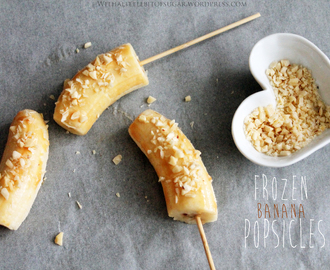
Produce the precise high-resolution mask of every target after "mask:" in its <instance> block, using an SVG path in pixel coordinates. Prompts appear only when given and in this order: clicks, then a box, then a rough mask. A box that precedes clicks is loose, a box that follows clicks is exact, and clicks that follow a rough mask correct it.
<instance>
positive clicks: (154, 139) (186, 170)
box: [129, 110, 218, 224]
mask: <svg viewBox="0 0 330 270" xmlns="http://www.w3.org/2000/svg"><path fill="white" fill-rule="evenodd" d="M129 134H130V136H131V137H132V139H133V140H134V141H135V142H136V144H137V145H138V146H139V147H140V149H141V150H142V151H143V153H144V154H145V155H146V156H147V157H148V159H149V161H150V162H151V164H152V165H153V167H154V168H155V170H156V172H157V175H158V177H159V182H161V184H162V186H163V191H164V195H165V200H166V206H167V211H168V215H169V216H170V217H173V218H174V220H180V221H183V222H186V223H189V224H196V219H195V218H196V216H199V217H200V218H201V220H202V222H203V223H207V222H213V221H216V220H217V218H218V212H217V203H216V198H215V195H214V191H213V187H212V179H211V177H210V175H209V174H208V173H207V171H206V168H205V166H204V164H203V162H202V159H201V157H200V154H201V153H200V152H199V151H198V150H195V148H194V146H193V145H192V144H191V142H190V141H189V140H188V138H187V137H186V136H185V135H184V134H183V133H182V131H181V130H180V129H179V128H178V124H177V123H175V121H174V120H172V121H171V120H169V119H167V118H165V117H164V116H162V115H161V114H159V113H157V112H155V111H153V110H146V111H144V112H143V113H142V114H140V116H138V117H137V118H136V119H135V120H134V122H133V123H132V124H131V126H130V127H129Z"/></svg>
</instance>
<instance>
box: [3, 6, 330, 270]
mask: <svg viewBox="0 0 330 270" xmlns="http://www.w3.org/2000/svg"><path fill="white" fill-rule="evenodd" d="M178 3H179V4H178ZM189 3H192V4H189ZM189 5H190V6H189ZM257 12H260V13H261V15H262V16H261V17H260V18H258V19H257V20H255V21H253V22H250V23H248V24H246V25H243V26H240V27H239V28H236V29H233V30H230V31H228V32H226V33H223V34H221V35H220V36H216V37H213V38H211V39H209V40H207V41H204V42H202V43H200V44H197V45H194V46H193V47H190V48H187V49H185V50H183V51H180V52H177V53H175V54H173V55H171V56H168V57H166V58H163V59H160V60H157V61H155V62H153V63H150V64H148V65H146V66H145V68H146V69H147V70H148V74H149V80H150V84H149V85H148V86H147V87H144V88H142V89H139V90H137V91H135V92H133V93H131V94H129V95H127V96H124V97H123V98H121V99H120V100H119V101H117V102H116V103H115V104H113V105H112V106H111V107H109V109H108V110H106V111H105V112H104V113H103V114H102V115H101V116H100V118H99V119H98V121H97V122H96V123H95V125H94V126H93V127H92V129H91V130H90V132H89V133H88V134H87V135H86V136H76V135H73V134H67V133H66V131H65V130H64V129H62V128H61V127H59V126H58V125H57V124H56V123H55V122H54V120H53V119H52V114H53V111H54V107H55V105H54V102H55V101H54V100H52V99H51V98H50V96H51V95H54V96H55V97H56V99H57V98H58V96H59V95H60V93H61V91H62V87H63V81H64V80H65V79H67V78H71V77H73V76H74V75H75V73H76V72H77V71H78V70H80V69H82V68H83V67H84V66H85V65H87V64H88V63H89V62H90V61H92V60H93V59H94V58H95V56H96V55H98V54H100V53H104V52H107V51H109V50H111V49H112V48H114V47H117V46H119V45H121V44H123V43H127V42H130V43H131V44H132V45H133V47H134V49H135V50H136V52H137V54H138V55H139V57H140V59H141V60H143V59H146V58H148V57H150V56H153V55H155V54H157V53H160V52H162V51H165V50H167V49H170V48H172V47H175V46H178V45H180V44H182V43H185V42H187V41H189V40H192V39H194V38H196V37H198V36H201V35H204V34H206V33H208V32H211V31H214V30H216V29H218V28H221V27H223V26H225V25H228V24H230V23H233V22H235V21H238V20H240V19H243V18H245V17H247V16H250V15H252V14H255V13H257ZM329 20H330V13H329V3H328V1H326V0H324V1H313V2H311V1H307V0H304V1H279V0H275V1H259V0H257V1H252V0H247V1H222V2H220V1H188V0H185V1H172V2H171V1H163V2H162V1H121V2H118V1H117V2H115V1H96V0H95V1H1V2H0V23H1V28H0V37H1V38H0V104H1V105H0V116H1V117H0V150H1V153H2V152H3V149H4V147H5V144H6V140H7V135H8V128H9V125H10V123H11V121H12V120H13V118H14V116H15V115H16V114H17V112H18V111H19V110H22V109H26V108H29V109H33V110H37V111H38V112H40V113H43V114H44V117H45V119H46V120H49V135H50V156H49V160H48V164H47V173H46V177H47V179H46V180H45V181H44V184H43V185H42V187H41V189H40V192H39V194H38V197H37V199H36V201H35V203H34V205H33V207H32V209H31V212H30V214H29V216H28V217H27V219H26V220H25V221H24V223H23V224H22V226H21V227H20V228H19V229H18V230H17V231H10V230H8V229H6V228H4V227H1V228H0V245H1V248H0V257H1V260H0V269H208V263H207V260H206V256H205V254H204V250H203V245H202V242H201V240H200V236H199V233H198V229H197V226H194V225H187V224H184V223H180V222H177V221H173V220H172V219H170V218H169V217H168V216H167V212H166V205H165V200H164V195H163V191H162V188H161V185H160V184H159V183H158V182H157V180H158V178H157V175H156V173H155V171H154V169H153V168H152V166H151V165H150V164H149V161H148V160H147V158H146V157H145V156H144V155H143V153H142V152H141V151H140V150H139V149H138V147H137V146H136V145H135V143H134V142H133V141H132V139H131V138H130V137H129V135H128V132H127V129H128V126H129V125H130V123H131V122H132V119H134V118H135V117H137V116H138V115H139V114H140V113H141V112H142V111H144V110H145V109H147V108H151V109H154V110H156V111H158V112H160V113H162V114H164V115H165V116H166V117H168V118H171V119H175V120H176V121H177V122H178V123H179V126H180V127H181V128H182V130H183V132H184V133H185V134H186V135H187V137H188V138H189V139H190V140H191V141H192V143H193V144H194V146H195V148H196V149H198V150H200V151H201V152H202V159H203V161H204V163H205V166H206V168H207V169H208V172H209V174H210V175H211V176H212V178H213V187H214V191H215V194H216V197H217V200H218V209H219V218H218V221H217V222H214V223H212V224H206V225H205V226H204V230H205V233H206V236H207V239H208V243H209V246H210V250H211V253H212V256H213V260H214V263H215V266H216V268H217V269H330V266H329V263H330V256H329V254H330V252H329V251H330V246H329V241H330V229H329V228H330V220H329V215H330V212H329V207H328V206H329V195H328V194H329V192H330V186H329V175H330V166H329V155H330V146H326V147H324V148H322V149H321V150H319V151H317V152H316V153H314V154H313V155H311V156H310V157H308V158H306V159H304V160H303V161H301V162H298V163H297V164H295V165H292V166H289V167H285V168H279V169H274V168H267V167H260V166H258V165H255V164H253V163H251V162H250V161H248V160H247V159H246V158H244V157H243V156H242V155H241V154H240V152H239V151H238V150H237V148H236V146H235V144H234V142H233V139H232V136H231V131H230V129H231V120H232V117H233V114H234V112H235V110H236V108H237V107H238V106H239V104H240V103H241V102H242V101H243V100H244V99H245V98H246V97H247V96H249V95H250V94H252V93H255V92H257V91H260V90H261V88H260V86H259V85H258V84H257V82H256V81H255V80H254V78H253V77H252V75H251V74H250V71H249V66H248V57H249V53H250V51H251V49H252V47H253V46H254V44H255V43H256V42H257V41H259V40H260V39H261V38H263V37H265V36H267V35H270V34H273V33H279V32H288V33H294V34H298V35H301V36H303V37H305V38H307V39H309V40H310V41H312V42H313V43H314V44H316V45H317V46H318V47H319V48H320V49H321V50H322V51H323V52H324V53H325V54H326V55H328V56H330V43H329V40H330V37H329V33H330V26H329V24H328V23H327V22H328V21H329ZM86 42H91V43H92V46H91V47H90V48H88V49H84V48H83V45H84V44H85V43H86ZM77 48H78V49H79V53H77V52H76V49H77ZM150 95H151V96H153V97H155V98H156V99H157V101H156V102H154V103H153V104H151V105H150V107H149V106H148V104H147V103H146V99H147V98H148V96H150ZM187 95H190V96H191V98H192V100H191V102H184V98H185V96H187ZM192 122H193V126H192ZM93 150H95V154H93ZM77 151H79V152H80V154H77ZM118 154H121V155H122V156H123V159H122V162H121V163H120V164H119V165H117V166H116V165H114V164H113V162H112V159H113V158H114V157H115V156H116V155H118ZM266 179H267V186H266V187H265V189H263V185H265V184H264V183H266V182H265V181H266ZM274 179H275V180H276V183H277V197H276V199H274V198H275V189H274V187H275V180H274ZM284 179H286V180H284ZM301 183H303V185H301ZM272 184H273V185H272ZM272 186H273V190H272ZM256 188H257V189H256ZM293 188H296V189H293ZM116 193H119V194H120V197H118V196H116ZM267 194H268V200H267V198H266V197H263V195H265V196H266V195H267ZM255 196H256V197H255ZM77 201H78V202H79V203H80V204H81V206H82V209H80V208H79V207H78V206H77V203H76V202H77ZM258 203H260V207H261V209H263V212H262V215H261V216H260V212H259V211H258ZM266 204H267V205H268V206H269V208H270V214H271V217H270V218H269V217H268V215H266V217H265V211H264V208H265V205H266ZM274 204H276V205H278V206H279V209H280V217H279V218H278V217H275V218H274V211H273V210H274ZM283 204H284V205H285V206H286V207H287V208H288V210H287V212H288V217H286V216H285V213H284V217H283V218H282V212H281V210H282V207H283ZM291 204H294V205H295V207H296V208H297V216H296V217H291V212H290V209H291V208H290V207H291ZM300 205H301V206H302V207H303V212H302V211H301V212H300V214H301V218H300V219H299V216H298V214H299V206H300ZM300 210H301V209H300ZM258 214H259V217H258ZM266 214H267V213H266ZM60 231H62V232H64V245H63V246H62V247H60V246H57V245H55V244H54V237H55V236H56V235H57V233H59V232H60Z"/></svg>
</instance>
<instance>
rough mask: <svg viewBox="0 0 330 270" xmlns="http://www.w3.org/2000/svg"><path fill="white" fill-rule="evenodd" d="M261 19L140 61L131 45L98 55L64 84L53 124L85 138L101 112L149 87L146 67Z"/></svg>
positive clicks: (229, 26) (245, 20)
mask: <svg viewBox="0 0 330 270" xmlns="http://www.w3.org/2000/svg"><path fill="white" fill-rule="evenodd" d="M258 17H260V14H259V13H256V14H254V15H252V16H249V17H247V18H245V19H242V20H240V21H237V22H235V23H232V24H230V25H227V26H225V27H222V28H220V29H218V30H215V31H213V32H210V33H208V34H206V35H204V36H201V37H198V38H196V39H193V40H191V41H189V42H186V43H184V44H181V45H179V46H177V47H174V48H172V49H169V50H167V51H165V52H162V53H159V54H157V55H154V56H152V57H149V58H147V59H145V60H143V61H139V59H138V57H137V55H136V53H135V51H134V49H133V47H132V46H131V45H130V44H125V45H122V46H120V47H118V48H115V49H113V50H112V51H110V52H108V53H105V54H102V55H99V56H97V57H96V59H95V60H94V61H93V62H92V63H90V64H88V65H87V66H86V67H85V68H83V69H82V70H81V71H79V72H78V73H77V74H76V75H75V76H74V77H73V78H72V79H71V80H69V81H67V82H66V83H65V84H64V89H63V91H62V94H61V95H60V97H59V99H58V101H57V102H56V107H55V112H54V120H55V121H56V122H57V123H58V124H59V125H60V126H62V127H63V128H65V129H66V130H68V131H70V132H71V133H74V134H77V135H85V134H86V133H87V132H88V131H89V130H90V128H91V127H92V126H93V124H94V123H95V121H96V120H97V119H98V117H99V116H100V115H101V114H102V112H103V111H104V110H105V109H106V108H107V107H109V106H110V105H111V104H113V103H114V102H115V101H116V100H118V99H119V98H121V97H122V96H124V95H126V94H128V93H130V92H132V91H134V90H136V89H138V88H140V87H143V86H146V85H148V84H149V81H148V77H147V74H146V72H145V70H144V68H143V66H144V65H146V64H148V63H150V62H153V61H155V60H157V59H160V58H162V57H165V56H167V55H170V54H172V53H175V52H177V51H180V50H182V49H185V48H187V47H189V46H192V45H194V44H196V43H199V42H201V41H203V40H206V39H208V38H211V37H213V36H215V35H218V34H220V33H223V32H225V31H228V30H230V29H232V28H235V27H237V26H239V25H242V24H244V23H247V22H249V21H251V20H254V19H256V18H258Z"/></svg>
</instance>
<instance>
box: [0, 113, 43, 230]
mask: <svg viewBox="0 0 330 270" xmlns="http://www.w3.org/2000/svg"><path fill="white" fill-rule="evenodd" d="M47 128H48V127H47V125H46V124H45V122H44V120H43V117H42V115H40V114H39V113H37V112H35V111H32V110H23V111H20V112H19V113H18V114H17V115H16V117H15V118H14V120H13V122H12V124H11V126H10V128H9V135H8V140H7V144H6V147H5V150H4V153H3V156H2V159H1V163H0V225H3V226H5V227H8V228H9V229H11V230H17V229H18V228H19V226H20V225H21V224H22V222H23V221H24V220H25V218H26V217H27V215H28V214H29V212H30V209H31V207H32V205H33V202H34V200H35V198H36V196H37V194H38V191H39V189H40V186H41V184H42V181H43V176H44V174H45V172H46V163H47V159H48V148H49V141H48V130H47Z"/></svg>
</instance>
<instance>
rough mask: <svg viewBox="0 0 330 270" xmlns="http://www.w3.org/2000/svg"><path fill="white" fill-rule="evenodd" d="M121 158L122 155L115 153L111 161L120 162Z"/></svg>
mask: <svg viewBox="0 0 330 270" xmlns="http://www.w3.org/2000/svg"><path fill="white" fill-rule="evenodd" d="M122 158H123V156H122V155H117V156H115V157H114V158H113V160H112V162H113V163H115V164H116V165H118V164H119V163H120V162H121V160H122Z"/></svg>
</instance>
